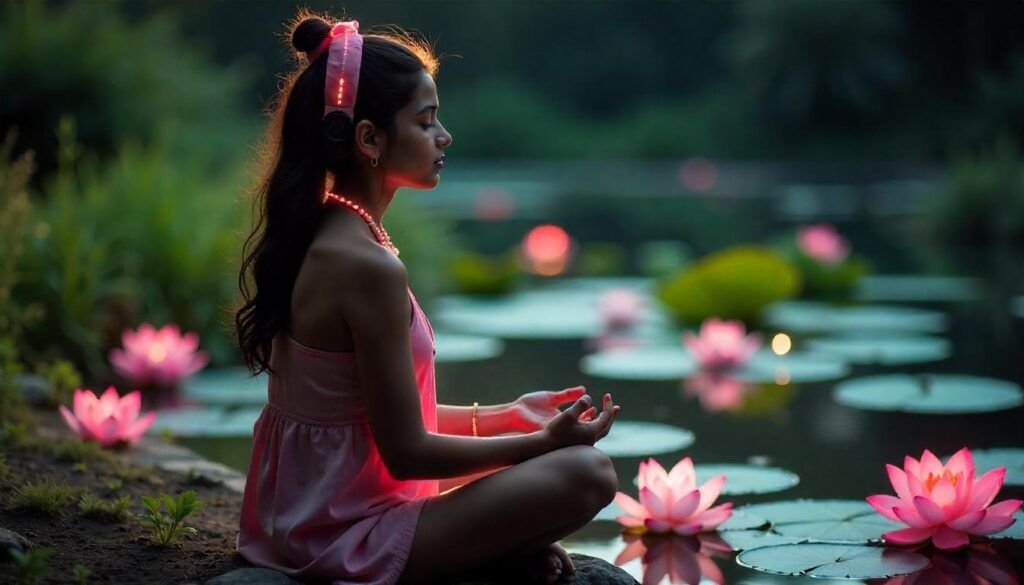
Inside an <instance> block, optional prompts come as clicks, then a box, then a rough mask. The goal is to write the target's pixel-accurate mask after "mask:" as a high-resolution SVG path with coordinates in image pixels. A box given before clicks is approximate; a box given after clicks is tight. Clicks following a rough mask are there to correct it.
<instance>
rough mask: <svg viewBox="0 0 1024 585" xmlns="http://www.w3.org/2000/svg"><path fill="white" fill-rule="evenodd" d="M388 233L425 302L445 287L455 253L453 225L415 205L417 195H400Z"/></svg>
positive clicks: (389, 215) (389, 219) (389, 218)
mask: <svg viewBox="0 0 1024 585" xmlns="http://www.w3.org/2000/svg"><path fill="white" fill-rule="evenodd" d="M384 220H385V222H387V223H386V227H387V230H388V232H389V233H390V234H391V237H392V238H393V239H394V241H395V245H396V246H398V248H399V249H400V250H401V252H402V262H404V263H405V265H406V267H407V268H408V270H409V286H410V287H411V288H412V289H413V291H414V292H415V293H416V297H417V298H418V299H420V300H423V301H426V300H427V299H430V298H433V297H434V296H436V295H437V294H439V293H440V292H441V291H442V290H443V289H444V286H445V284H446V282H445V267H446V266H447V264H448V261H449V258H451V256H452V254H453V253H454V249H455V240H454V238H453V237H452V235H451V234H452V232H453V231H454V229H453V227H452V225H451V221H450V220H447V219H445V218H443V217H440V216H438V215H437V214H435V213H432V212H430V211H429V210H427V209H425V208H424V207H423V206H421V205H420V204H418V203H417V202H416V195H414V194H412V193H410V192H404V193H403V192H401V191H400V192H399V194H398V195H397V196H396V197H395V199H394V201H392V203H391V206H390V207H388V212H387V215H386V216H385V218H384Z"/></svg>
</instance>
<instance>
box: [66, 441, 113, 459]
mask: <svg viewBox="0 0 1024 585" xmlns="http://www.w3.org/2000/svg"><path fill="white" fill-rule="evenodd" d="M53 456H54V457H56V458H57V461H63V462H65V463H90V462H93V461H108V460H110V459H111V456H110V454H109V453H107V452H106V451H104V450H103V447H101V446H100V445H99V443H96V442H93V441H79V440H71V441H61V442H60V443H56V444H55V445H53Z"/></svg>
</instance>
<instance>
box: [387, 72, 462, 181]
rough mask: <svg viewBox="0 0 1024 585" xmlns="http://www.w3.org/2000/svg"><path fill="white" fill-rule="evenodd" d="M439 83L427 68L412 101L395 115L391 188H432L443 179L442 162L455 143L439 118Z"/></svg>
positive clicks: (389, 155)
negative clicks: (450, 146)
mask: <svg viewBox="0 0 1024 585" xmlns="http://www.w3.org/2000/svg"><path fill="white" fill-rule="evenodd" d="M439 105H440V104H439V102H438V100H437V86H436V85H435V84H434V80H433V79H432V78H431V77H430V75H429V74H427V72H426V71H422V72H421V77H420V82H419V84H418V85H417V87H416V91H415V92H414V93H413V97H412V101H410V102H409V103H408V104H407V105H406V106H405V107H404V108H402V109H401V110H399V111H398V112H397V113H396V114H395V140H394V142H393V144H391V145H389V148H388V150H387V154H386V160H385V158H383V157H382V159H381V164H382V165H383V166H385V167H386V169H387V174H386V176H385V178H384V180H385V182H386V183H387V184H388V186H389V187H392V188H395V189H397V188H398V187H412V188H414V189H432V188H434V187H436V186H437V183H438V181H439V180H440V174H441V169H442V168H443V163H440V164H439V163H438V161H439V160H440V159H441V157H442V156H443V155H444V150H445V149H446V148H448V146H449V145H450V144H451V143H452V135H451V134H449V133H448V131H447V130H445V129H444V126H442V125H441V122H440V120H438V118H437V108H438V106H439Z"/></svg>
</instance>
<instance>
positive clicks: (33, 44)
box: [0, 0, 250, 176]
mask: <svg viewBox="0 0 1024 585" xmlns="http://www.w3.org/2000/svg"><path fill="white" fill-rule="evenodd" d="M119 4H121V2H83V1H78V2H66V3H60V6H59V7H58V6H57V5H55V3H53V2H43V1H42V0H29V1H26V2H8V3H5V4H4V7H3V10H2V15H0V87H5V88H17V89H18V91H16V92H6V93H7V98H6V99H4V100H3V102H2V103H0V130H2V129H4V128H7V127H10V126H11V125H17V126H18V127H19V128H20V129H21V137H22V140H21V143H20V144H19V148H18V151H19V152H21V151H23V150H26V149H31V150H34V151H35V152H36V155H37V157H38V158H39V162H40V166H41V169H42V171H43V175H44V176H48V175H49V174H50V171H52V170H53V169H54V168H55V167H56V164H57V163H56V161H57V157H58V155H57V153H56V152H55V151H54V145H53V141H52V131H53V128H54V127H55V126H56V125H57V121H58V118H59V117H61V116H64V115H67V116H70V117H72V118H74V119H76V120H78V121H79V122H80V124H81V129H82V132H81V139H82V142H83V145H84V147H85V148H86V149H87V150H88V151H90V152H95V153H97V154H99V155H101V157H102V158H106V157H107V156H109V155H112V154H114V153H116V152H117V151H118V149H119V147H120V145H121V144H122V143H123V142H124V141H126V140H129V139H133V140H140V141H142V142H144V143H150V142H155V141H158V140H160V139H161V137H163V138H167V137H170V138H172V139H173V141H174V143H175V153H176V154H182V155H185V154H188V153H194V152H196V151H201V152H203V153H204V156H205V157H206V158H207V163H208V164H210V168H211V169H212V168H217V167H219V166H220V165H221V164H222V163H223V162H225V160H224V159H225V156H228V155H229V153H231V152H232V151H237V150H238V149H239V148H240V146H239V145H240V144H242V141H241V140H240V138H241V137H242V136H243V135H244V134H243V130H242V128H244V124H245V123H244V122H243V120H244V117H243V115H242V112H241V111H240V108H239V107H238V104H239V103H240V102H241V95H242V91H243V88H244V87H245V84H246V81H247V79H248V78H249V75H250V74H249V73H248V72H246V71H244V70H242V69H239V68H238V67H236V66H224V65H214V64H212V63H210V62H209V61H207V60H206V57H205V55H204V54H203V51H202V50H201V49H199V48H198V47H199V45H197V44H196V43H195V42H188V41H185V40H184V39H183V38H182V36H181V35H180V33H179V32H178V28H179V26H178V23H177V22H176V21H175V18H174V16H173V15H172V14H173V11H169V10H164V11H161V12H159V13H150V14H148V15H146V16H145V17H143V18H137V19H134V20H132V21H129V20H128V19H127V18H126V17H125V16H124V15H123V14H121V12H122V11H121V9H120V7H119ZM182 122H184V123H182Z"/></svg>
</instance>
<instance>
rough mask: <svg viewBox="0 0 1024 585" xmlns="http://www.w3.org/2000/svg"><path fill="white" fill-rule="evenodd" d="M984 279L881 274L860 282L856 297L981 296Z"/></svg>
mask: <svg viewBox="0 0 1024 585" xmlns="http://www.w3.org/2000/svg"><path fill="white" fill-rule="evenodd" d="M983 294H984V291H983V290H982V286H981V281H979V280H978V279H976V278H967V277H962V276H927V275H918V274H884V275H882V274H879V275H874V276H865V277H863V278H861V280H860V281H859V282H858V283H857V292H856V297H857V298H858V299H860V300H863V301H875V302H877V301H881V302H893V301H896V302H899V301H910V302H957V301H973V300H977V299H979V298H981V297H982V295H983Z"/></svg>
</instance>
